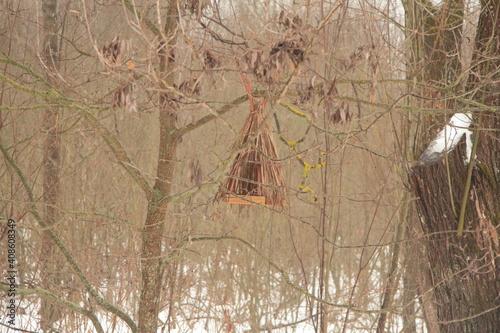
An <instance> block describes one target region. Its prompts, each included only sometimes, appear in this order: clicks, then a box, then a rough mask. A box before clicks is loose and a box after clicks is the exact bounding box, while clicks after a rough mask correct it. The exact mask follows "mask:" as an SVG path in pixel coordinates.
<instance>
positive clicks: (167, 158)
mask: <svg viewBox="0 0 500 333" xmlns="http://www.w3.org/2000/svg"><path fill="white" fill-rule="evenodd" d="M168 6H169V7H168V11H167V17H166V23H165V30H164V36H166V38H167V39H166V40H163V41H161V42H160V44H159V47H158V56H159V58H160V72H161V73H162V74H164V80H165V82H166V84H168V85H170V86H173V83H174V77H173V67H174V58H175V57H174V56H173V52H174V51H173V48H172V45H175V43H176V35H177V24H178V13H177V1H176V0H171V1H170V2H169V5H168ZM159 99H160V101H159V102H160V107H161V109H160V115H159V125H160V144H159V154H158V164H157V170H156V182H155V185H154V192H155V195H154V197H153V198H152V199H151V200H150V201H149V203H148V212H147V216H146V222H145V226H144V229H143V231H142V249H141V273H142V286H141V295H140V303H139V325H138V327H139V332H140V333H156V332H157V328H158V314H159V309H160V301H161V291H162V289H163V288H162V284H163V283H164V281H163V280H164V279H163V275H164V274H163V269H162V261H163V260H164V259H165V258H163V255H165V254H164V253H163V251H162V243H163V242H162V240H163V238H164V235H163V233H164V230H165V214H166V211H167V206H168V203H169V200H167V199H166V198H167V197H168V195H169V194H170V190H171V183H172V176H173V171H174V161H175V156H176V149H177V143H178V138H177V137H174V136H172V134H171V133H172V132H173V131H174V130H175V129H176V125H175V119H176V114H175V113H176V110H175V106H174V103H173V102H172V101H171V99H170V98H169V96H168V93H167V92H162V93H161V94H160V97H159Z"/></svg>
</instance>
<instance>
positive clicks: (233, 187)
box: [215, 78, 286, 208]
mask: <svg viewBox="0 0 500 333" xmlns="http://www.w3.org/2000/svg"><path fill="white" fill-rule="evenodd" d="M243 82H244V85H245V89H246V91H247V94H248V99H249V101H250V114H249V115H248V117H247V119H246V120H245V124H244V125H243V128H242V129H241V130H240V132H239V135H238V140H237V141H236V142H235V143H234V144H233V147H232V150H233V151H234V150H236V151H238V150H239V152H238V153H237V155H236V158H235V160H234V162H233V164H232V166H231V169H230V172H229V175H228V176H227V178H226V179H225V180H224V181H223V183H222V185H221V187H220V189H219V191H218V193H217V195H216V197H215V200H218V201H220V200H223V201H225V202H227V203H228V204H238V205H255V204H257V205H272V206H274V207H275V208H282V207H283V206H284V205H285V203H286V200H285V178H284V176H283V171H282V168H281V164H280V162H279V160H278V159H279V157H278V153H277V150H276V143H275V141H274V139H273V136H272V133H271V128H270V126H269V124H268V123H267V122H266V121H265V115H264V107H265V105H266V102H267V98H264V100H263V101H262V102H257V99H256V98H254V97H253V96H252V92H251V86H250V83H249V82H248V81H247V80H245V79H244V78H243Z"/></svg>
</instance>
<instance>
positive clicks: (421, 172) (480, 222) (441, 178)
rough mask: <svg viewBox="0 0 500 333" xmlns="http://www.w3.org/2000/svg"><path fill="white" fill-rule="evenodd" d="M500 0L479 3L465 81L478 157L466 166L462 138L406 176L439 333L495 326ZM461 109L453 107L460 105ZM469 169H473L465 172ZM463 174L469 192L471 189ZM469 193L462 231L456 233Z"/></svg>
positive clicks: (499, 313) (498, 313)
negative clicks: (442, 159)
mask: <svg viewBox="0 0 500 333" xmlns="http://www.w3.org/2000/svg"><path fill="white" fill-rule="evenodd" d="M499 3H500V2H499V1H498V0H492V1H483V2H482V12H481V15H480V22H479V24H478V32H477V37H476V50H475V55H474V59H473V61H474V63H475V64H476V65H475V66H473V67H472V70H471V75H470V77H469V82H468V85H467V92H468V93H470V96H469V98H470V99H471V100H475V101H477V102H479V103H481V104H484V105H486V107H480V106H477V105H476V104H471V105H474V108H475V109H474V110H473V111H474V121H475V122H476V123H477V124H476V126H475V128H476V130H475V133H474V135H479V145H478V150H477V159H478V162H477V164H476V166H475V167H474V168H467V167H466V166H464V163H463V157H464V154H465V151H464V149H463V148H464V147H463V144H461V145H460V146H459V147H458V149H455V151H453V152H452V153H451V154H449V156H448V159H447V164H446V163H438V164H434V165H429V166H424V167H417V168H415V169H414V172H413V173H412V175H411V177H410V181H411V183H412V186H413V189H414V191H415V194H416V195H417V197H418V198H419V200H418V201H417V208H418V211H419V213H420V216H421V221H422V225H423V229H424V231H425V232H426V234H427V235H428V238H427V240H428V244H427V247H426V253H427V257H428V261H429V264H430V271H431V279H432V286H433V292H434V297H435V307H436V309H437V317H438V320H439V322H438V324H439V329H440V332H456V333H458V332H460V333H462V332H498V323H500V298H499V295H500V283H499V281H500V275H499V273H498V272H499V270H498V267H500V266H499V265H500V257H499V254H500V247H499V238H498V231H497V230H498V227H499V225H500V222H499V219H498V212H499V211H500V200H498V198H500V173H499V172H498V170H499V167H500V165H499V164H500V158H499V151H500V131H499V129H500V114H499V113H498V111H496V112H495V111H492V110H491V109H488V106H499V105H500V102H499V99H500V97H499V96H500V84H499V83H498V82H499V78H500V71H499V69H500V58H499V55H500V20H499ZM457 111H458V110H457ZM469 172H472V174H471V175H470V174H469ZM468 176H471V177H470V184H471V187H470V191H468V193H467V190H468V186H467V183H468ZM464 192H466V193H465V194H466V198H467V199H468V201H467V205H466V207H467V209H466V211H465V227H464V230H465V233H464V236H463V237H460V236H459V233H457V228H458V220H459V215H460V214H459V212H460V210H461V207H462V205H463V202H462V197H463V196H464Z"/></svg>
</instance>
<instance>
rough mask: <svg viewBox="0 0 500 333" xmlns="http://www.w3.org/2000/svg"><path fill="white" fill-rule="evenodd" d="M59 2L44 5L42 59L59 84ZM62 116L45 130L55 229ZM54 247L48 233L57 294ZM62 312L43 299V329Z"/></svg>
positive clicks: (52, 116)
mask: <svg viewBox="0 0 500 333" xmlns="http://www.w3.org/2000/svg"><path fill="white" fill-rule="evenodd" d="M57 6H58V4H57V0H44V1H42V12H43V30H42V31H43V36H44V38H43V50H42V59H43V61H44V66H45V69H46V74H47V80H48V81H49V82H52V83H55V80H54V79H53V77H54V74H55V73H56V72H57V71H58V70H59V45H58V38H57V33H58V22H57ZM58 117H59V112H58V110H57V109H47V110H46V111H45V119H44V129H45V131H46V139H45V143H44V157H43V191H44V192H43V202H44V204H45V216H44V219H45V222H46V224H47V225H48V226H53V225H54V224H55V223H57V221H58V219H59V211H58V208H57V205H58V202H59V168H60V163H61V139H60V135H59V126H58ZM56 251H57V250H56V247H55V245H54V243H53V242H52V240H51V238H50V236H49V235H48V234H47V233H43V234H42V247H41V263H42V264H41V267H40V276H41V278H42V281H43V284H44V287H45V288H47V289H49V290H53V289H57V286H58V285H59V284H60V280H61V277H60V273H59V272H58V271H59V270H60V266H61V265H60V264H59V263H58V259H57V255H56V254H57V252H56ZM59 316H60V308H59V307H58V306H57V305H56V304H55V303H53V302H51V301H50V300H48V299H46V298H42V300H41V306H40V317H41V328H42V330H44V331H47V330H49V329H50V327H51V326H52V324H53V323H54V322H55V321H56V320H58V319H59Z"/></svg>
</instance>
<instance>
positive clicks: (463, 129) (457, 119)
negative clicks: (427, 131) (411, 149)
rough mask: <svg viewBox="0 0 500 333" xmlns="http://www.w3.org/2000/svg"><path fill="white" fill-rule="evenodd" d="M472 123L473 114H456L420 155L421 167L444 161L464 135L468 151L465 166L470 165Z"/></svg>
mask: <svg viewBox="0 0 500 333" xmlns="http://www.w3.org/2000/svg"><path fill="white" fill-rule="evenodd" d="M471 123H472V114H471V113H470V112H467V113H455V114H454V115H453V117H451V119H450V121H449V123H448V124H447V125H446V126H445V127H444V129H443V130H442V131H441V132H439V133H438V135H437V136H436V138H435V139H434V140H433V141H432V142H431V143H430V144H429V146H428V147H427V149H426V150H425V151H424V152H423V153H422V154H421V155H420V157H419V158H418V161H419V165H427V164H433V163H436V162H439V161H440V160H442V159H443V158H444V157H445V155H446V154H448V153H449V152H450V151H451V150H453V148H455V146H456V145H457V144H458V142H459V141H460V139H462V136H463V135H464V134H465V138H466V151H467V153H466V155H467V156H466V158H465V164H468V163H469V162H470V155H471V153H472V131H471V130H469V127H470V125H471Z"/></svg>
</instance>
